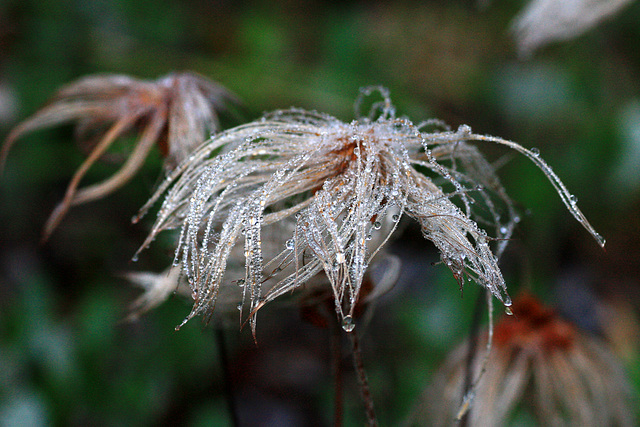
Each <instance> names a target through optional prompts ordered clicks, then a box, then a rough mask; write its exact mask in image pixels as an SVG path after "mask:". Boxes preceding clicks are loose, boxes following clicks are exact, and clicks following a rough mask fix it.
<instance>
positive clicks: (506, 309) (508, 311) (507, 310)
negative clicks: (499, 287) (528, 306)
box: [504, 307, 513, 316]
mask: <svg viewBox="0 0 640 427" xmlns="http://www.w3.org/2000/svg"><path fill="white" fill-rule="evenodd" d="M504 312H505V313H507V314H508V315H509V316H513V311H512V310H511V307H505V308H504Z"/></svg>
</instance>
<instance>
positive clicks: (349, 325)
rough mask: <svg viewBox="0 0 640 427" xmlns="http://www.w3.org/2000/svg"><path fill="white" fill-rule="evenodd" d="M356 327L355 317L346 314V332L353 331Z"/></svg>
mask: <svg viewBox="0 0 640 427" xmlns="http://www.w3.org/2000/svg"><path fill="white" fill-rule="evenodd" d="M355 327H356V323H355V322H354V321H353V317H351V316H349V315H347V316H344V319H342V329H344V330H345V332H351V331H353V329H354V328H355Z"/></svg>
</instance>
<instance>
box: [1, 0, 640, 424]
mask: <svg viewBox="0 0 640 427" xmlns="http://www.w3.org/2000/svg"><path fill="white" fill-rule="evenodd" d="M524 4H525V3H524V2H522V1H493V2H491V3H489V4H488V5H487V6H486V7H480V6H479V3H478V2H475V1H471V0H467V1H450V2H439V1H423V2H419V1H408V0H406V1H399V2H386V1H378V2H376V1H372V2H365V1H346V2H327V1H320V0H295V1H293V0H289V1H281V2H273V1H261V0H254V1H249V0H247V1H231V0H228V1H205V0H196V1H192V2H182V1H178V0H173V1H157V0H156V1H150V0H142V1H139V0H137V1H134V0H120V1H118V0H82V1H80V0H76V1H72V0H37V1H36V0H3V2H2V3H0V137H4V136H5V135H6V134H7V133H8V131H9V129H10V128H11V127H12V126H14V125H15V124H16V123H18V122H19V121H20V120H22V119H24V118H25V117H27V116H28V115H30V114H32V113H34V112H35V111H36V110H37V109H38V108H39V107H40V106H41V105H42V104H43V103H44V102H45V101H46V100H47V99H48V98H49V97H50V96H51V95H52V94H53V93H54V92H55V91H56V89H57V88H59V87H60V86H61V85H63V84H65V83H68V82H71V81H73V80H75V79H77V78H79V77H81V76H84V75H87V74H93V73H123V74H130V75H133V76H136V77H141V78H149V79H155V78H157V77H160V76H162V75H165V74H167V73H169V72H171V71H180V70H193V71H197V72H200V73H201V74H203V75H205V76H208V77H210V78H212V79H214V80H216V81H218V82H220V83H222V84H223V85H225V86H226V87H227V88H229V89H230V90H231V91H234V92H235V93H237V94H238V95H239V96H240V97H241V98H242V99H243V100H244V102H245V105H246V107H247V112H246V115H247V118H253V117H257V116H259V114H261V113H262V112H263V111H269V110H272V109H276V108H286V107H289V106H297V107H302V108H307V109H316V110H319V111H323V112H326V113H329V114H332V115H334V116H337V117H338V118H340V119H342V120H345V121H349V120H351V119H352V118H353V101H354V99H355V97H356V95H357V93H358V89H359V88H360V87H362V86H366V85H383V86H386V87H388V88H389V89H390V91H391V95H392V98H393V101H394V103H395V105H396V106H397V109H398V112H399V113H400V114H402V115H406V116H408V117H409V118H411V119H412V120H413V121H414V122H420V121H421V120H424V119H427V118H431V117H437V118H440V119H443V120H445V121H446V122H447V123H449V124H450V125H451V126H452V127H453V128H456V127H457V126H458V125H460V124H463V123H465V124H468V125H470V126H471V127H472V129H473V130H474V131H476V132H478V133H481V134H491V135H497V136H501V137H504V138H507V139H510V140H513V141H517V142H519V143H521V144H522V145H524V146H525V147H537V148H539V149H540V151H541V153H542V156H543V157H544V158H545V159H546V160H547V161H548V163H549V164H550V165H551V166H552V167H553V168H554V171H556V172H557V173H558V175H559V176H560V177H561V178H562V179H563V180H564V182H565V184H566V185H567V187H568V188H569V189H571V191H572V192H573V193H575V194H576V195H577V196H578V198H579V205H580V207H581V209H582V210H583V212H584V213H585V214H586V215H587V217H588V218H589V220H590V221H591V222H592V224H593V225H594V226H595V228H596V229H597V230H598V231H599V232H600V233H601V234H602V235H603V236H605V237H606V239H607V246H606V250H605V251H603V250H601V249H600V248H599V246H598V245H597V244H596V243H595V242H594V241H593V240H592V239H591V238H590V236H589V235H588V233H587V232H586V231H584V230H583V229H582V227H581V226H580V225H579V224H578V223H577V222H575V221H574V220H573V218H572V217H571V215H570V214H569V213H568V212H567V211H566V209H565V208H564V206H563V205H562V203H561V201H560V199H559V197H558V196H557V195H556V194H555V192H554V190H553V188H552V186H551V185H550V184H549V183H548V181H547V180H546V178H545V177H544V175H543V174H542V173H541V172H540V171H539V170H537V169H536V168H535V167H534V166H533V165H532V164H530V163H528V162H527V161H526V160H525V159H523V158H519V157H514V158H513V159H512V160H511V161H510V162H509V163H508V164H507V165H505V166H504V167H503V168H502V170H501V173H500V174H501V176H502V177H503V183H504V184H505V186H506V187H507V190H508V191H509V192H510V194H511V196H512V197H513V198H514V199H515V200H516V201H517V203H518V206H519V207H520V209H521V212H522V214H523V221H522V223H521V224H520V226H519V228H518V229H517V231H516V234H515V239H514V242H513V243H512V245H511V247H510V249H509V250H508V251H507V253H506V254H505V257H504V259H503V262H502V265H503V267H504V271H505V275H506V277H507V280H508V285H509V289H510V293H511V294H512V295H517V293H518V290H519V289H522V288H529V289H533V290H534V292H535V293H536V294H538V295H540V296H541V297H543V298H544V299H545V300H546V301H547V302H549V303H550V304H553V305H555V306H556V307H557V308H558V310H559V311H560V312H561V313H563V314H564V315H565V316H567V317H568V318H570V319H573V320H578V321H579V324H580V326H582V327H584V328H585V329H588V330H589V331H590V332H593V333H596V334H599V335H601V336H603V337H604V338H605V339H607V340H608V341H609V342H610V343H611V344H612V346H613V348H614V349H615V351H616V352H617V354H618V356H620V357H621V359H622V361H623V363H624V364H625V367H626V369H627V371H628V372H629V377H630V380H631V382H632V383H633V384H634V387H635V389H636V390H637V389H638V386H639V384H640V359H639V357H638V355H639V353H638V351H639V348H638V345H639V344H638V341H639V338H638V321H637V318H638V309H639V308H640V283H639V282H640V263H639V262H638V261H639V260H640V173H639V171H640V3H639V2H635V3H632V4H631V5H630V6H629V7H627V8H626V9H625V10H624V11H623V12H622V13H620V14H618V15H616V16H615V17H613V18H612V19H609V20H607V21H605V22H604V23H602V24H601V25H599V26H598V27H596V28H595V29H592V30H590V31H588V32H587V33H586V34H584V35H582V36H580V37H578V38H576V39H574V40H571V41H567V42H563V43H554V44H551V45H549V46H547V47H545V48H543V49H541V50H540V51H539V52H537V53H536V54H535V56H534V57H533V58H531V59H529V60H527V61H523V60H519V59H518V56H517V54H516V49H515V46H514V43H513V40H512V37H511V35H510V34H509V27H510V25H511V22H512V20H513V18H514V16H515V15H516V14H517V12H518V11H519V10H521V9H522V7H523V6H524ZM72 141H73V132H72V128H71V127H70V126H66V127H65V126H62V127H58V128H55V129H50V130H44V131H39V132H37V133H33V134H30V135H28V136H26V137H24V138H22V139H21V140H20V141H18V143H17V144H16V146H15V147H14V149H13V150H12V152H11V153H10V155H9V158H8V162H7V165H6V168H5V171H4V174H3V176H2V180H1V181H0V425H30V426H38V425H98V426H102V425H108V426H111V425H159V424H160V425H162V424H167V425H168V424H180V425H189V426H199V425H229V423H230V418H229V415H228V411H227V409H226V406H225V405H226V404H225V400H224V392H223V387H222V370H221V364H220V358H219V351H218V350H219V348H218V345H217V343H216V338H215V334H214V333H213V331H212V329H211V328H205V327H203V326H202V325H201V324H200V323H199V322H198V321H197V320H196V321H191V322H190V323H188V324H187V325H186V326H185V327H184V328H182V329H181V330H180V331H179V332H175V331H174V327H175V326H176V325H177V324H179V323H180V322H181V321H182V319H183V318H184V316H186V315H187V314H188V313H189V310H190V305H189V303H188V302H186V301H182V300H180V299H179V298H172V299H171V300H170V301H168V302H167V303H166V304H164V305H163V306H161V307H160V308H158V309H156V310H154V311H152V312H151V313H149V314H148V315H146V316H144V317H143V318H141V319H140V320H139V321H138V322H135V323H128V322H124V321H123V319H124V317H125V316H126V314H127V307H128V305H129V304H130V303H131V302H132V301H133V300H134V299H135V298H136V296H137V295H139V290H138V289H135V288H134V287H133V286H131V285H130V284H129V283H127V282H126V281H125V280H124V279H122V278H121V275H122V273H125V272H127V271H133V270H151V271H161V270H162V269H164V268H165V267H166V266H167V265H168V263H169V262H170V261H171V259H172V252H171V248H170V247H168V246H164V247H163V245H162V244H161V243H160V244H157V245H155V247H152V248H151V249H150V250H148V251H146V252H144V253H143V254H142V256H141V257H140V260H139V261H138V262H137V263H133V262H131V256H132V255H133V253H134V252H135V251H136V249H137V247H138V245H139V244H140V243H141V242H142V241H143V239H144V237H145V233H146V231H147V230H148V227H149V225H150V223H149V222H150V221H151V217H149V218H147V222H143V223H142V224H138V225H132V224H131V223H130V218H131V217H132V216H133V215H134V214H135V213H136V212H137V209H138V208H139V207H140V206H141V205H142V204H143V203H144V202H145V201H146V199H147V197H148V196H149V194H150V192H151V191H152V190H153V188H154V186H155V185H156V184H157V180H158V176H159V175H160V158H159V155H157V154H156V155H155V157H154V158H153V159H151V160H150V161H149V162H148V164H147V165H146V167H145V169H144V170H143V171H142V172H141V173H140V174H139V175H138V176H137V177H136V178H135V180H134V182H132V183H130V184H129V185H127V186H126V187H125V188H124V189H122V190H120V191H119V192H117V193H115V194H114V195H111V196H110V197H108V198H106V199H104V200H101V201H98V202H95V203H90V204H87V205H83V206H79V207H75V208H73V209H72V210H71V212H70V214H69V215H68V216H67V217H66V218H65V219H64V221H63V222H62V224H61V226H60V227H59V228H58V229H57V230H56V231H55V233H54V234H53V236H52V238H51V239H50V241H49V242H47V243H46V244H44V245H40V244H39V240H40V233H41V229H42V226H43V225H44V223H45V221H46V218H47V217H48V215H49V213H50V212H51V210H52V209H53V207H54V206H55V204H56V203H57V202H58V201H59V200H60V199H61V197H62V195H63V194H64V189H65V187H66V185H67V183H68V180H69V179H70V177H71V176H72V174H73V171H74V170H75V168H76V167H77V166H78V165H79V164H80V163H81V161H82V154H81V152H80V150H78V147H77V146H76V145H75V144H74V143H73V142H72ZM480 148H481V149H484V147H480ZM488 151H489V152H492V153H497V154H498V155H499V154H504V152H503V151H500V150H495V149H493V148H491V147H488ZM115 167H116V166H115V165H112V164H108V163H105V164H100V165H98V166H97V167H95V168H93V169H92V170H91V171H90V172H89V174H88V176H87V178H86V180H85V183H86V182H96V181H98V180H100V179H102V178H104V177H106V176H108V175H109V174H110V173H113V171H114V170H115ZM394 250H395V251H396V252H397V253H398V254H399V255H400V256H401V257H402V258H403V261H404V267H405V268H404V270H403V273H402V276H401V280H400V283H399V284H398V286H397V287H396V289H395V290H394V291H393V292H392V293H391V294H390V295H388V296H387V297H386V298H385V299H384V300H383V301H381V302H380V303H379V304H378V307H377V311H376V312H375V315H374V317H373V320H372V321H371V323H370V325H369V326H368V327H367V329H366V334H365V336H364V338H363V340H364V343H363V345H364V350H365V354H364V358H365V363H366V366H367V369H368V373H369V376H370V380H371V382H372V388H373V394H374V399H375V402H376V405H377V409H378V412H379V417H380V421H381V423H382V424H383V425H394V424H397V423H398V422H399V421H400V420H402V419H403V418H404V417H405V416H406V414H407V412H408V411H409V409H410V407H411V405H412V404H413V402H414V401H415V399H416V398H417V397H418V395H419V394H420V391H421V389H422V388H423V387H424V386H425V384H426V383H427V382H428V380H429V378H430V375H431V373H432V372H433V370H434V369H435V368H436V367H437V366H438V365H439V364H440V363H441V361H442V360H443V358H444V357H445V355H446V354H447V352H448V351H450V350H451V349H453V347H454V346H455V345H456V344H457V343H458V342H459V341H460V340H461V339H462V338H463V337H464V336H465V335H466V334H467V332H468V328H469V325H470V322H471V316H472V312H473V306H474V304H475V297H476V295H477V294H478V291H479V290H478V288H477V286H475V285H473V284H471V285H469V286H468V287H467V288H466V289H465V293H464V297H463V298H461V296H460V293H459V291H458V289H457V284H456V283H455V281H454V279H453V277H451V274H450V272H449V271H448V270H447V269H446V268H444V267H443V266H441V265H433V263H434V262H436V261H437V260H438V257H437V253H436V252H435V250H434V249H433V248H432V247H431V245H430V243H428V242H426V241H423V240H422V238H421V237H420V233H419V230H417V229H416V228H414V227H413V226H412V225H408V226H407V228H406V230H405V232H404V234H403V236H402V237H401V240H400V242H399V243H396V246H395V249H394ZM263 312H264V314H262V313H261V316H262V317H261V318H260V321H259V323H258V345H257V346H256V345H254V344H253V342H252V339H251V336H250V333H249V331H248V330H243V331H241V332H238V331H237V329H238V328H232V329H230V330H229V331H228V332H227V335H226V336H227V341H228V345H229V349H228V352H229V354H230V357H231V368H230V374H231V377H232V379H233V383H234V387H235V390H236V394H237V395H238V396H239V402H238V404H239V406H240V414H241V420H242V421H243V422H244V423H245V424H244V425H296V426H298V425H309V426H312V425H329V424H330V423H331V415H330V414H331V407H332V400H331V399H332V386H331V369H330V366H329V346H330V341H329V337H328V334H327V332H326V331H324V330H320V329H316V328H314V327H313V326H311V325H307V324H305V323H304V322H302V321H301V320H300V317H299V315H298V312H297V309H296V308H295V307H292V306H287V305H286V304H284V305H282V306H280V307H279V306H277V304H275V305H273V306H271V307H267V308H265V309H264V310H263ZM345 367H346V369H347V374H346V375H347V377H346V380H345V381H346V387H347V389H346V414H345V417H346V419H345V420H346V421H345V422H346V424H347V425H362V423H363V420H364V418H363V414H362V409H361V403H360V400H359V397H358V390H357V387H356V381H355V377H354V376H353V373H352V372H351V371H350V364H349V361H348V359H347V360H346V361H345Z"/></svg>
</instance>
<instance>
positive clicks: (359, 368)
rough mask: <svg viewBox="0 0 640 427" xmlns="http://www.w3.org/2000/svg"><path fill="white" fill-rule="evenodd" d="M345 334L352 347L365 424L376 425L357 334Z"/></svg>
mask: <svg viewBox="0 0 640 427" xmlns="http://www.w3.org/2000/svg"><path fill="white" fill-rule="evenodd" d="M347 335H348V336H349V339H350V340H351V346H352V348H353V364H354V366H355V369H356V374H357V375H358V382H359V383H360V395H361V397H362V401H363V403H364V408H365V413H366V415H367V424H368V425H369V426H371V427H373V426H377V425H378V418H377V417H376V411H375V408H374V407H373V397H372V396H371V389H370V388H369V380H368V379H367V373H366V371H365V369H364V363H363V361H362V351H361V350H360V342H359V340H358V334H357V333H356V332H349V333H347Z"/></svg>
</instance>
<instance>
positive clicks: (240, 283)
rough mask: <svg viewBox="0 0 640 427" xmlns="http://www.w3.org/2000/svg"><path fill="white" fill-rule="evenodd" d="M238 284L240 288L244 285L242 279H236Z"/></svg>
mask: <svg viewBox="0 0 640 427" xmlns="http://www.w3.org/2000/svg"><path fill="white" fill-rule="evenodd" d="M238 286H240V287H241V288H242V287H244V279H240V280H238Z"/></svg>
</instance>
